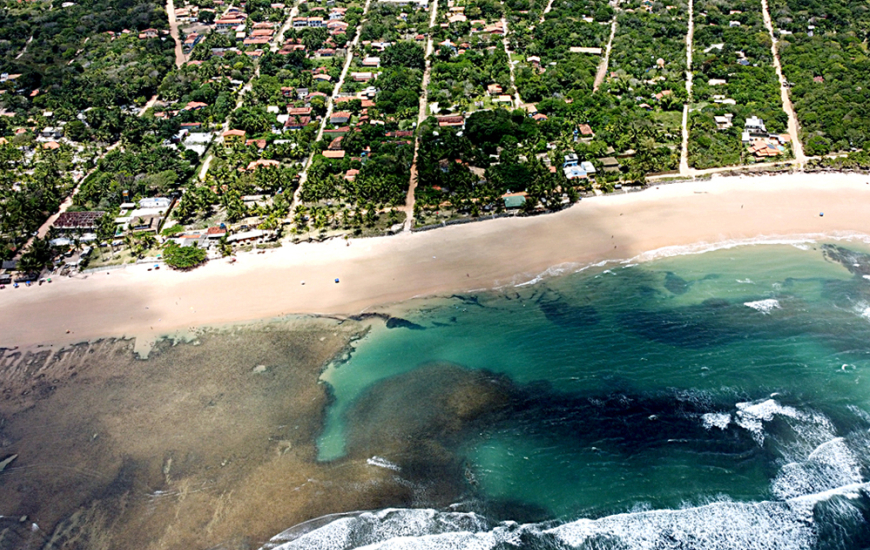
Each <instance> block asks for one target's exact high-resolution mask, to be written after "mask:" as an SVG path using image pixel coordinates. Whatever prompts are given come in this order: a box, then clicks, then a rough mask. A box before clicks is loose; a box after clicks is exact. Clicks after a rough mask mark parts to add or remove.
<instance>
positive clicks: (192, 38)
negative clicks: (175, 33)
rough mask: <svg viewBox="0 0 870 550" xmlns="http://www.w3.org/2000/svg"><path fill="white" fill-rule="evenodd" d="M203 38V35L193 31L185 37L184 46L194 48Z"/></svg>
mask: <svg viewBox="0 0 870 550" xmlns="http://www.w3.org/2000/svg"><path fill="white" fill-rule="evenodd" d="M201 39H202V36H200V35H199V34H197V33H195V32H192V33H190V34H189V35H187V38H185V39H184V47H185V48H193V47H194V46H196V45H197V44H198V43H199V41H200V40H201Z"/></svg>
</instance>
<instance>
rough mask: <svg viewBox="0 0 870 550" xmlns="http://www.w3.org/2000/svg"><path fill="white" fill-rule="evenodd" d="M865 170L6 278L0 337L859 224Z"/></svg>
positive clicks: (236, 309)
mask: <svg viewBox="0 0 870 550" xmlns="http://www.w3.org/2000/svg"><path fill="white" fill-rule="evenodd" d="M867 180H868V178H867V176H862V175H844V174H794V175H782V176H759V177H746V178H740V177H733V178H717V179H715V180H713V181H707V182H696V183H681V184H673V185H666V186H661V187H660V188H653V189H649V190H646V191H644V192H641V193H631V194H624V195H615V196H607V197H600V198H595V199H590V200H584V201H582V202H581V203H579V204H577V205H575V206H573V207H572V208H569V209H567V210H565V211H562V212H559V213H556V214H551V215H546V216H537V217H531V218H510V219H499V220H494V221H486V222H481V223H475V224H468V225H462V226H453V227H448V228H443V229H438V230H434V231H428V232H423V233H416V234H402V235H398V236H394V237H383V238H374V239H361V240H354V241H351V243H350V245H349V246H347V245H346V244H345V242H343V241H337V240H336V241H329V242H326V243H314V244H301V245H295V246H293V245H287V246H284V247H283V248H280V249H277V250H274V251H270V252H269V253H267V254H263V255H255V254H254V255H242V256H240V257H239V261H238V262H237V263H236V264H230V263H229V262H228V261H227V260H217V261H213V262H211V263H210V264H209V265H206V266H205V267H202V268H200V269H197V270H195V271H193V272H190V273H178V272H173V271H170V270H167V269H162V270H159V271H151V272H149V271H147V266H137V267H132V268H128V269H124V270H116V271H112V272H111V274H110V275H108V274H107V273H106V272H98V273H95V274H91V275H90V276H88V277H87V278H76V279H59V280H55V281H54V282H53V283H52V284H50V285H43V286H42V287H31V288H19V289H9V288H7V289H5V290H4V291H2V292H0V310H2V311H3V312H4V313H5V315H3V316H2V318H0V345H31V344H37V343H45V342H56V343H63V342H76V341H81V340H84V339H93V338H100V337H105V336H107V335H117V336H121V335H124V336H128V337H137V338H138V341H139V342H140V345H142V344H141V343H143V342H145V341H147V340H148V339H153V338H156V337H157V336H158V335H160V334H165V333H168V332H171V331H176V330H185V329H187V328H189V327H192V326H202V325H208V324H215V323H230V322H235V321H247V320H254V319H264V318H269V317H276V316H281V315H284V314H290V313H340V314H353V313H358V312H360V311H364V310H367V309H370V308H373V307H376V306H379V305H383V304H390V303H398V302H401V301H404V300H407V299H409V298H412V297H415V296H428V295H437V294H450V293H454V292H463V291H468V290H472V289H483V288H492V287H494V286H499V285H511V284H516V283H520V282H523V281H528V280H530V279H533V278H534V277H535V276H537V275H539V274H541V273H542V272H544V271H545V270H547V269H548V268H551V267H553V266H558V265H560V264H571V265H573V266H582V265H588V264H591V263H595V262H599V261H602V260H627V259H631V258H636V257H638V256H640V255H642V254H646V253H649V252H650V251H654V250H658V249H662V248H665V247H686V246H696V245H699V244H703V243H721V242H736V241H751V240H756V239H776V238H786V237H791V236H794V235H812V236H816V237H817V238H823V237H824V236H837V235H855V234H860V235H868V234H870V218H868V217H867V215H866V207H865V204H866V202H867V200H868V199H870V185H867ZM820 212H824V213H825V215H824V216H823V217H822V216H820V215H819V213H820ZM336 278H339V279H340V282H339V283H335V282H334V280H335V279H336ZM302 281H305V284H304V285H303V284H302ZM68 330H69V331H70V332H69V333H67V331H68ZM143 347H144V346H143Z"/></svg>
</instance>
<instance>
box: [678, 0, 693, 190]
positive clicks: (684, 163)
mask: <svg viewBox="0 0 870 550" xmlns="http://www.w3.org/2000/svg"><path fill="white" fill-rule="evenodd" d="M694 36H695V3H694V2H693V1H692V0H689V31H688V32H687V33H686V94H687V95H686V104H685V105H683V144H682V147H680V175H681V176H688V175H690V174H691V173H692V170H691V168H689V105H690V104H691V103H692V48H693V45H692V43H693V40H694Z"/></svg>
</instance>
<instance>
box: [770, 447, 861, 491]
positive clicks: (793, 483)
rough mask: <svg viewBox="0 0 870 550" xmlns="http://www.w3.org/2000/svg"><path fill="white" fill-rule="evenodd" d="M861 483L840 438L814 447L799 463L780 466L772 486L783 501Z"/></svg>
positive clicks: (857, 468)
mask: <svg viewBox="0 0 870 550" xmlns="http://www.w3.org/2000/svg"><path fill="white" fill-rule="evenodd" d="M860 482H861V466H860V464H859V463H858V459H857V457H856V456H855V454H854V453H853V452H852V450H851V449H850V448H849V447H848V445H847V444H846V440H845V439H843V438H842V437H836V438H834V439H831V440H829V441H826V442H825V443H823V444H821V445H819V446H818V447H816V449H815V450H813V452H812V453H810V455H809V456H808V457H807V459H806V460H805V461H802V462H791V463H789V464H786V465H785V466H783V467H782V468H781V469H780V471H779V473H778V474H777V476H776V478H775V479H774V480H773V483H772V484H771V491H772V492H773V494H774V495H776V496H777V497H779V498H782V499H788V498H794V497H799V496H804V495H811V494H816V493H821V492H824V491H828V490H831V489H835V488H837V487H843V486H846V485H851V484H854V483H860Z"/></svg>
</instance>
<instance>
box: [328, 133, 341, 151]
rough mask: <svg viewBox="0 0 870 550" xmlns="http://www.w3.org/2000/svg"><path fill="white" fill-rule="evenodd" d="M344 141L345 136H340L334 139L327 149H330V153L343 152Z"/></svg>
mask: <svg viewBox="0 0 870 550" xmlns="http://www.w3.org/2000/svg"><path fill="white" fill-rule="evenodd" d="M343 139H344V136H338V137H337V138H335V139H333V140H332V142H331V143H330V144H329V146H328V147H327V149H329V150H330V151H341V142H342V140H343Z"/></svg>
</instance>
